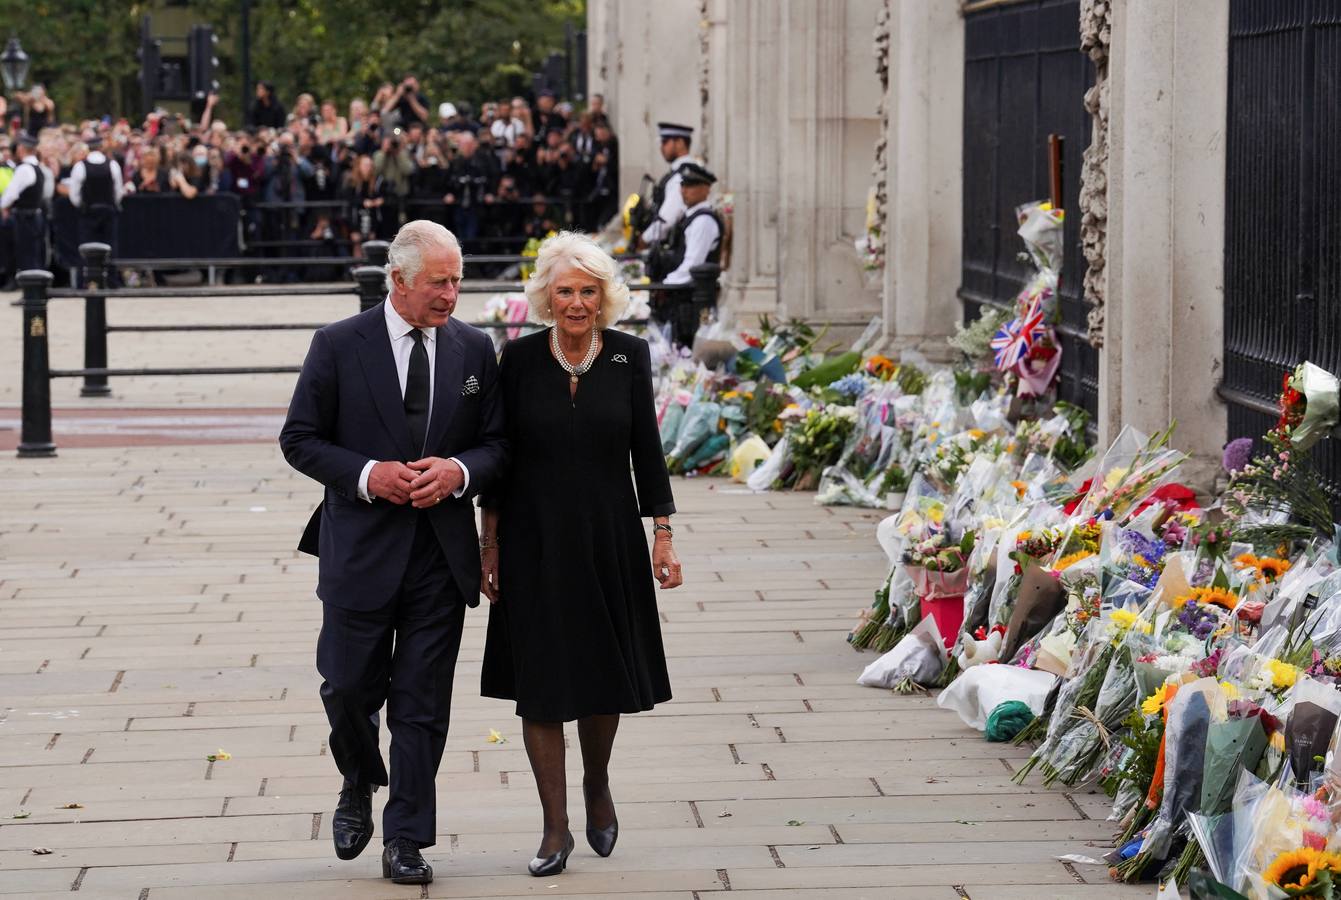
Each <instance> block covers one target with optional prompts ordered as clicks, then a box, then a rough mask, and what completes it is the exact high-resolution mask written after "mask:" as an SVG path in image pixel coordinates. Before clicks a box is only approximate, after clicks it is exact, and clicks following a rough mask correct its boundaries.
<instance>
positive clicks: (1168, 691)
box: [1119, 610, 1175, 716]
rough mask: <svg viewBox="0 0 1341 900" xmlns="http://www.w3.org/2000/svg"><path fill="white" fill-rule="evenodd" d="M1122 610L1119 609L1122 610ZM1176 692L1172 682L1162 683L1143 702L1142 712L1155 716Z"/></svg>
mask: <svg viewBox="0 0 1341 900" xmlns="http://www.w3.org/2000/svg"><path fill="white" fill-rule="evenodd" d="M1121 611H1122V610H1119V612H1121ZM1174 693H1175V689H1174V686H1173V685H1171V684H1161V685H1160V686H1159V687H1158V688H1156V689H1155V692H1154V693H1153V694H1151V695H1150V696H1149V697H1146V698H1145V702H1143V703H1142V704H1141V712H1142V714H1144V715H1147V716H1153V715H1156V714H1157V713H1159V712H1160V711H1161V710H1163V709H1164V705H1165V704H1166V703H1168V702H1169V699H1170V698H1172V697H1173V695H1174Z"/></svg>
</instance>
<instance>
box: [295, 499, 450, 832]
mask: <svg viewBox="0 0 1341 900" xmlns="http://www.w3.org/2000/svg"><path fill="white" fill-rule="evenodd" d="M416 515H417V516H418V523H417V525H416V527H415V536H414V548H413V550H412V551H411V554H410V564H409V566H408V567H407V569H406V571H405V575H404V576H403V577H402V579H401V584H400V589H399V590H397V592H396V594H395V595H394V596H393V597H392V599H391V601H390V602H389V603H388V604H387V605H386V606H385V607H383V608H381V609H377V610H373V611H371V612H362V611H357V610H348V609H341V608H339V607H335V606H331V605H330V604H326V605H325V609H324V614H323V618H322V624H321V635H320V637H318V639H317V671H319V672H320V673H321V677H322V678H323V679H325V681H324V682H323V683H322V685H321V699H322V702H323V703H324V704H325V706H326V718H327V719H328V720H329V721H330V724H331V739H330V748H331V756H332V757H334V759H335V764H336V766H338V767H339V769H340V774H342V775H344V776H345V778H347V779H349V780H350V781H353V782H356V783H360V784H374V785H385V784H388V783H389V784H390V785H391V793H390V797H389V798H388V800H387V805H386V810H385V812H384V813H383V817H382V838H383V841H388V840H390V839H391V838H395V837H402V838H408V839H410V840H412V841H414V842H415V843H417V844H418V845H419V846H420V847H431V846H433V844H434V843H435V842H436V838H435V835H436V834H437V802H436V794H435V787H436V779H437V774H438V764H439V763H440V762H441V761H442V751H443V747H444V746H445V745H446V743H447V725H448V721H449V718H450V714H451V706H452V678H453V675H454V673H455V670H456V656H457V652H458V651H459V650H460V649H461V627H462V624H463V622H464V620H465V611H466V604H465V600H464V598H463V597H462V596H461V592H460V591H459V590H458V589H457V587H456V583H455V581H454V580H453V579H452V574H451V570H450V569H449V568H448V566H447V561H446V560H445V559H444V557H443V554H442V547H441V546H440V545H439V544H438V539H437V536H436V535H435V534H434V533H433V527H432V525H431V524H430V523H429V521H428V516H427V515H426V514H424V513H417V514H416ZM384 703H385V704H386V711H387V726H388V727H389V728H390V730H391V772H390V778H388V776H387V768H386V766H385V765H383V762H382V754H381V750H380V748H379V747H378V741H377V738H378V729H377V722H378V720H377V715H378V711H379V710H380V709H381V708H382V705H383V704H384Z"/></svg>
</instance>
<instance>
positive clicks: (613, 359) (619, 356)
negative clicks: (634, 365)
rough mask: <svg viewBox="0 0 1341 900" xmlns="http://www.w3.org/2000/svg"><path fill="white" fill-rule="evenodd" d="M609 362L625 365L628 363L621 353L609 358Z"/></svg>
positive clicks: (627, 359)
mask: <svg viewBox="0 0 1341 900" xmlns="http://www.w3.org/2000/svg"><path fill="white" fill-rule="evenodd" d="M610 361H611V362H618V363H626V362H628V361H629V358H628V357H627V356H625V355H624V354H623V353H616V354H615V355H614V356H612V357H610Z"/></svg>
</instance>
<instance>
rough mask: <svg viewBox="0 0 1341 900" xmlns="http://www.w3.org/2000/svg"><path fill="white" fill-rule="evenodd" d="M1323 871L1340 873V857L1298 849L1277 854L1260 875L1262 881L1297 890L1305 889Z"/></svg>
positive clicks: (1308, 849) (1307, 848) (1333, 854)
mask: <svg viewBox="0 0 1341 900" xmlns="http://www.w3.org/2000/svg"><path fill="white" fill-rule="evenodd" d="M1323 870H1327V871H1331V872H1341V856H1338V855H1337V854H1335V853H1328V852H1326V851H1325V850H1314V849H1312V848H1309V847H1300V848H1299V849H1298V850H1286V851H1285V852H1284V853H1281V854H1279V855H1278V856H1277V857H1276V858H1275V860H1273V861H1272V863H1271V865H1269V866H1267V867H1266V871H1264V872H1263V873H1262V880H1264V881H1265V882H1267V883H1268V884H1274V885H1278V886H1279V887H1283V888H1294V889H1296V890H1297V889H1300V888H1304V887H1307V886H1308V885H1309V884H1310V883H1311V882H1312V881H1313V879H1314V878H1316V877H1317V874H1318V873H1319V872H1321V871H1323Z"/></svg>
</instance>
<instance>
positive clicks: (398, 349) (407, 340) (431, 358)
mask: <svg viewBox="0 0 1341 900" xmlns="http://www.w3.org/2000/svg"><path fill="white" fill-rule="evenodd" d="M382 311H383V312H384V313H385V315H386V333H387V337H388V338H389V339H390V341H391V355H392V356H393V357H395V359H396V377H397V378H399V379H400V396H401V399H402V400H403V399H405V382H406V381H407V380H408V379H409V377H410V351H411V350H412V349H414V338H412V337H410V332H411V331H414V326H412V325H410V324H409V323H408V322H406V321H405V320H404V319H402V318H401V317H400V313H398V312H396V307H394V306H392V305H391V298H390V297H387V298H386V302H385V303H383V304H382ZM419 331H420V333H421V334H423V336H424V349H425V350H426V351H428V421H429V423H431V422H432V421H433V373H434V371H435V370H436V369H437V366H438V359H437V357H438V353H437V349H438V330H437V329H436V328H421V329H419ZM424 427H425V432H427V429H428V424H425V426H424ZM419 452H421V453H422V452H423V448H422V447H421V448H420V449H419ZM451 461H452V462H454V463H456V464H457V465H458V466H460V467H461V474H462V475H463V476H465V480H464V481H462V482H461V487H460V488H458V489H457V490H455V491H453V492H452V496H453V497H461V496H462V495H463V494H465V492H466V488H468V487H470V470H469V469H467V468H466V466H465V463H463V462H461V460H459V459H457V458H456V457H455V456H453V457H451ZM378 462H379V460H376V459H370V460H368V462H367V463H365V464H364V466H363V471H362V472H360V473H359V499H360V500H365V501H367V502H368V503H371V502H372V500H373V498H372V496H371V495H370V494H369V493H368V476H369V475H370V474H372V469H373V466H375V465H377V463H378Z"/></svg>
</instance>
